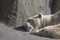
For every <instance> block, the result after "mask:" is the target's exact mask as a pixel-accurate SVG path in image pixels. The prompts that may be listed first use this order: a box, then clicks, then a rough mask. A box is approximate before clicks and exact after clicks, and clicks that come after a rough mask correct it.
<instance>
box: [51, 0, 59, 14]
mask: <svg viewBox="0 0 60 40" xmlns="http://www.w3.org/2000/svg"><path fill="white" fill-rule="evenodd" d="M59 10H60V0H53V3H52V8H51V11H52V14H53V13H55V12H57V11H59Z"/></svg>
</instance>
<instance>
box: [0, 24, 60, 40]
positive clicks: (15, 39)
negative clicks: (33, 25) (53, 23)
mask: <svg viewBox="0 0 60 40" xmlns="http://www.w3.org/2000/svg"><path fill="white" fill-rule="evenodd" d="M0 40H60V39H52V38H45V37H39V36H35V35H31V34H29V33H28V32H23V31H17V30H14V29H12V28H10V27H7V26H5V25H4V24H2V23H0Z"/></svg>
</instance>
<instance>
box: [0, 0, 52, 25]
mask: <svg viewBox="0 0 60 40" xmlns="http://www.w3.org/2000/svg"><path fill="white" fill-rule="evenodd" d="M51 4H52V0H1V1H0V5H1V6H0V9H1V10H0V13H1V15H0V17H1V18H3V19H4V20H5V22H6V23H7V24H8V25H11V26H21V25H22V24H23V23H24V22H25V21H26V20H27V18H28V17H31V16H34V15H36V14H38V13H39V12H42V13H43V14H50V13H51V10H50V7H51Z"/></svg>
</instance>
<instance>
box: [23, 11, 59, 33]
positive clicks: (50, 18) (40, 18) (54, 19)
mask: <svg viewBox="0 0 60 40" xmlns="http://www.w3.org/2000/svg"><path fill="white" fill-rule="evenodd" d="M59 18H60V11H58V12H56V13H55V14H52V15H43V14H42V13H40V14H38V15H35V16H32V17H29V18H28V19H27V21H26V22H25V23H24V24H23V27H24V28H25V31H29V32H32V31H34V30H37V29H41V28H43V27H45V26H50V25H55V24H59V23H60V19H59Z"/></svg>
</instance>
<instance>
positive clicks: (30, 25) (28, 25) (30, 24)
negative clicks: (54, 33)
mask: <svg viewBox="0 0 60 40" xmlns="http://www.w3.org/2000/svg"><path fill="white" fill-rule="evenodd" d="M41 16H42V15H41V14H38V15H35V16H33V17H29V18H28V19H27V21H26V22H25V23H24V29H25V31H29V32H31V31H34V29H35V26H36V23H37V20H38V19H40V18H41Z"/></svg>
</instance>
